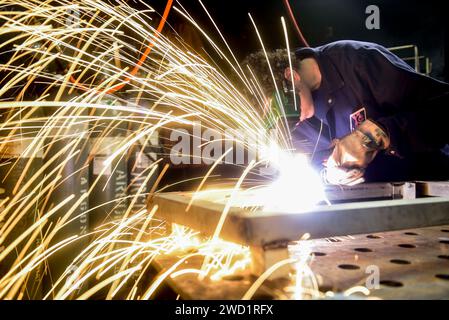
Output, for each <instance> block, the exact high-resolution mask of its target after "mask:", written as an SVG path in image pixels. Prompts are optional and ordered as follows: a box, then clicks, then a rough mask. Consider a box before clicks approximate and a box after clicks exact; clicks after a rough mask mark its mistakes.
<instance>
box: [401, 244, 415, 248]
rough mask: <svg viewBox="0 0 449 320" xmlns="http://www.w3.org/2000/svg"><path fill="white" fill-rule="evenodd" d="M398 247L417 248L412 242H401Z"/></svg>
mask: <svg viewBox="0 0 449 320" xmlns="http://www.w3.org/2000/svg"><path fill="white" fill-rule="evenodd" d="M398 247H401V248H406V249H413V248H416V246H415V245H414V244H410V243H402V244H399V245H398Z"/></svg>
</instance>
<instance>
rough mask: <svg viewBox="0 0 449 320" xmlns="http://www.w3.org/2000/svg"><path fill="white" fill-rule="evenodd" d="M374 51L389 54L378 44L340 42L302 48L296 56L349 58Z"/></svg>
mask: <svg viewBox="0 0 449 320" xmlns="http://www.w3.org/2000/svg"><path fill="white" fill-rule="evenodd" d="M372 50H375V51H380V52H388V49H386V48H385V47H383V46H382V45H380V44H377V43H372V42H365V41H357V40H340V41H335V42H331V43H327V44H325V45H322V46H319V47H315V48H300V49H298V50H297V51H296V55H297V57H299V58H300V59H301V58H305V57H308V56H314V55H330V56H338V55H345V56H347V55H350V54H358V53H362V52H367V51H372Z"/></svg>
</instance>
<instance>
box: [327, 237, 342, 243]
mask: <svg viewBox="0 0 449 320" xmlns="http://www.w3.org/2000/svg"><path fill="white" fill-rule="evenodd" d="M328 240H329V241H330V242H341V240H340V239H337V238H328Z"/></svg>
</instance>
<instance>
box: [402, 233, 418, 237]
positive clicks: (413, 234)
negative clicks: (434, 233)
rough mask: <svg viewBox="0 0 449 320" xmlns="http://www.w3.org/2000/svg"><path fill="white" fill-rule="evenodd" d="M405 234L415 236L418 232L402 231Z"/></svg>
mask: <svg viewBox="0 0 449 320" xmlns="http://www.w3.org/2000/svg"><path fill="white" fill-rule="evenodd" d="M404 234H405V235H407V236H417V235H418V234H417V233H416V232H404Z"/></svg>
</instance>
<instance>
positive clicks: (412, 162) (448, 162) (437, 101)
mask: <svg viewBox="0 0 449 320" xmlns="http://www.w3.org/2000/svg"><path fill="white" fill-rule="evenodd" d="M296 58H297V59H298V60H299V62H298V63H295V65H297V66H298V67H297V68H294V70H290V68H287V69H285V74H284V76H285V79H287V80H291V79H292V77H293V79H294V87H295V90H297V91H298V95H299V96H300V98H301V114H300V122H299V123H298V124H297V127H296V128H295V130H294V138H295V140H296V141H297V142H298V143H297V145H296V147H297V149H298V150H299V151H303V152H310V153H312V152H313V154H314V160H315V161H316V162H319V163H324V165H325V167H326V169H325V172H326V175H325V177H326V179H327V180H328V182H329V183H332V184H348V185H350V184H356V183H360V182H362V181H363V180H368V181H373V180H375V181H398V180H415V179H437V180H442V179H449V155H448V152H447V145H448V144H449V122H448V120H449V118H448V115H449V112H448V111H449V84H447V83H444V82H441V81H438V80H436V79H433V78H430V77H427V76H424V75H421V74H419V73H417V72H415V70H413V69H412V68H411V67H410V66H409V65H407V64H406V63H405V62H404V61H402V60H401V59H400V58H398V57H397V56H395V55H394V54H392V53H391V52H390V51H388V50H387V49H386V48H384V47H382V46H380V45H377V44H374V43H367V42H358V41H339V42H334V43H330V44H327V45H324V46H322V47H318V48H301V49H298V50H297V51H296ZM292 73H293V74H292ZM445 146H446V149H444V148H445ZM326 151H327V152H326ZM329 155H330V156H329Z"/></svg>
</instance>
